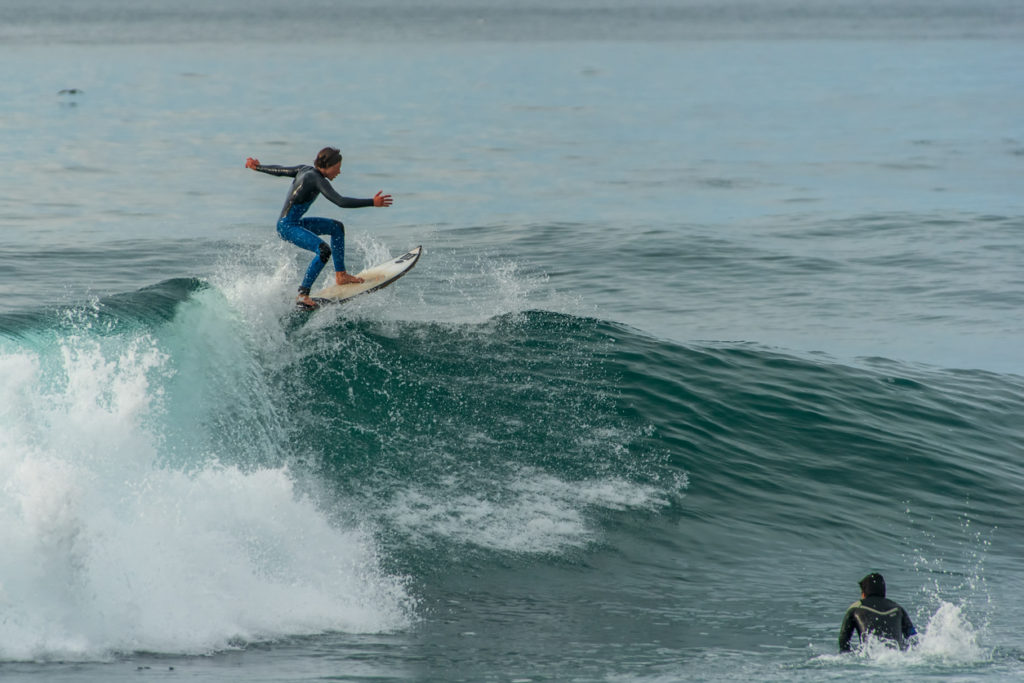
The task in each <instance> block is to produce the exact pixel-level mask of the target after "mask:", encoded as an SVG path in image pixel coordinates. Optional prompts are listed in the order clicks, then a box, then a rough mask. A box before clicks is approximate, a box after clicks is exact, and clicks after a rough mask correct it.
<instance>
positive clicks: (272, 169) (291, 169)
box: [245, 157, 302, 178]
mask: <svg viewBox="0 0 1024 683" xmlns="http://www.w3.org/2000/svg"><path fill="white" fill-rule="evenodd" d="M245 167H246V168H251V169H252V170H254V171H259V172H260V173H268V174H270V175H277V176H288V177H289V178H294V177H295V176H296V174H297V173H298V172H299V169H300V168H302V166H269V165H268V166H264V165H263V164H261V163H260V160H259V159H253V158H252V157H249V158H248V159H246V160H245Z"/></svg>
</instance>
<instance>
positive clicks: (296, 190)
mask: <svg viewBox="0 0 1024 683" xmlns="http://www.w3.org/2000/svg"><path fill="white" fill-rule="evenodd" d="M245 167H246V168H251V169H252V170H254V171H260V172H261V173H268V174H270V175H276V176H288V177H289V178H295V180H294V181H293V182H292V186H291V189H290V190H288V198H287V199H286V200H285V202H284V208H283V209H281V216H280V217H279V218H278V219H277V234H278V235H280V236H281V239H283V240H285V241H287V242H291V243H292V244H294V245H296V246H298V247H302V248H303V249H307V250H309V251H312V252H313V253H314V254H315V255H314V256H313V260H312V261H311V262H310V264H309V268H307V269H306V277H305V278H303V280H302V284H301V285H300V286H299V296H298V297H296V299H295V301H296V303H298V304H299V305H302V306H306V307H310V308H312V307H314V306H316V302H315V301H313V300H312V299H311V298H310V297H309V291H310V288H311V287H312V286H313V283H314V282H315V281H316V278H317V276H319V275H320V271H321V270H323V269H324V266H326V265H327V262H328V260H331V259H333V261H334V282H335V284H339V285H347V284H352V283H358V282H362V281H363V280H362V278H359V277H356V276H354V275H350V274H349V273H348V272H346V271H345V226H344V225H343V224H342V223H341V221H336V220H332V219H330V218H304V217H303V216H304V214H305V213H306V211H308V210H309V207H310V205H311V204H312V203H313V200H315V199H316V198H317V197H319V196H320V195H323V196H325V197H327V199H329V200H330V201H332V202H334V203H335V204H337V205H338V206H340V207H341V208H343V209H358V208H362V207H367V206H391V203H392V199H391V195H389V194H383V193H382V192H378V193H377V194H376V195H374V197H373V199H352V198H351V197H342V196H341V195H340V194H338V193H337V192H336V191H335V189H334V187H333V186H332V185H331V182H330V181H332V180H334V179H335V178H337V177H338V174H339V173H341V151H339V150H338V149H335V148H334V147H324V148H323V149H322V150H320V152H319V154H317V155H316V160H315V161H314V162H313V165H312V166H306V165H299V166H264V165H263V164H261V163H260V162H259V159H253V158H252V157H249V158H248V159H246V160H245ZM318 235H330V236H331V243H330V245H328V244H327V243H326V242H324V241H323V240H322V239H320V238H319V237H318Z"/></svg>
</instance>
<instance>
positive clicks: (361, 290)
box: [312, 246, 423, 304]
mask: <svg viewBox="0 0 1024 683" xmlns="http://www.w3.org/2000/svg"><path fill="white" fill-rule="evenodd" d="M422 251H423V247H422V246H419V247H416V248H415V249H411V250H409V251H408V252H406V253H404V254H402V255H401V256H399V257H398V258H393V259H388V260H387V261H385V262H384V263H379V264H377V265H376V266H374V267H372V268H367V269H366V270H364V271H362V272H359V273H356V277H361V278H363V282H357V283H355V284H351V285H331V286H330V287H325V288H324V289H321V290H320V291H319V292H317V293H316V294H313V295H312V298H313V301H315V302H317V303H318V304H337V303H341V302H343V301H348V300H349V299H351V298H353V297H357V296H359V295H360V294H369V293H370V292H376V291H377V290H378V289H383V288H384V287H387V286H388V285H390V284H391V283H392V282H394V281H395V280H397V279H398V278H400V277H402V276H403V275H405V274H406V273H408V272H409V271H410V270H412V267H413V266H415V265H416V262H417V261H419V260H420V253H421V252H422Z"/></svg>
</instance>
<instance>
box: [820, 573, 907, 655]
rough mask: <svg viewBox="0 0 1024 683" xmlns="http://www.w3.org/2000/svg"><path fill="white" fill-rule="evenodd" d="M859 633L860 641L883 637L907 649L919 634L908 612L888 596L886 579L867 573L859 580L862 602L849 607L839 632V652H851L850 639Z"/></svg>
mask: <svg viewBox="0 0 1024 683" xmlns="http://www.w3.org/2000/svg"><path fill="white" fill-rule="evenodd" d="M854 631H857V636H858V637H859V638H860V642H862V643H863V642H864V641H865V640H866V639H867V637H868V635H869V634H870V635H871V636H872V637H875V638H881V639H883V640H885V641H888V642H890V643H893V644H895V645H896V646H898V647H899V648H900V649H901V650H906V649H907V648H908V647H909V646H910V644H911V642H910V639H911V638H912V637H914V636H916V635H917V630H916V629H915V628H914V624H913V623H912V622H911V621H910V616H909V615H908V614H907V610H905V609H903V608H902V607H900V606H899V605H898V604H897V603H895V602H893V601H892V600H889V599H888V598H886V597H885V579H884V578H882V575H881V574H868V575H867V576H865V577H864V578H863V579H861V580H860V600H858V601H857V602H855V603H853V604H852V605H850V607H849V609H847V610H846V615H845V616H844V617H843V625H842V627H840V629H839V651H840V652H850V651H851V649H852V648H851V647H850V640H852V638H853V632H854Z"/></svg>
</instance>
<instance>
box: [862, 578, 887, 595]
mask: <svg viewBox="0 0 1024 683" xmlns="http://www.w3.org/2000/svg"><path fill="white" fill-rule="evenodd" d="M860 590H861V592H862V593H864V595H877V596H878V597H880V598H884V597H885V579H883V578H882V575H881V574H877V573H875V574H868V575H867V576H865V577H864V578H863V579H861V580H860Z"/></svg>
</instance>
